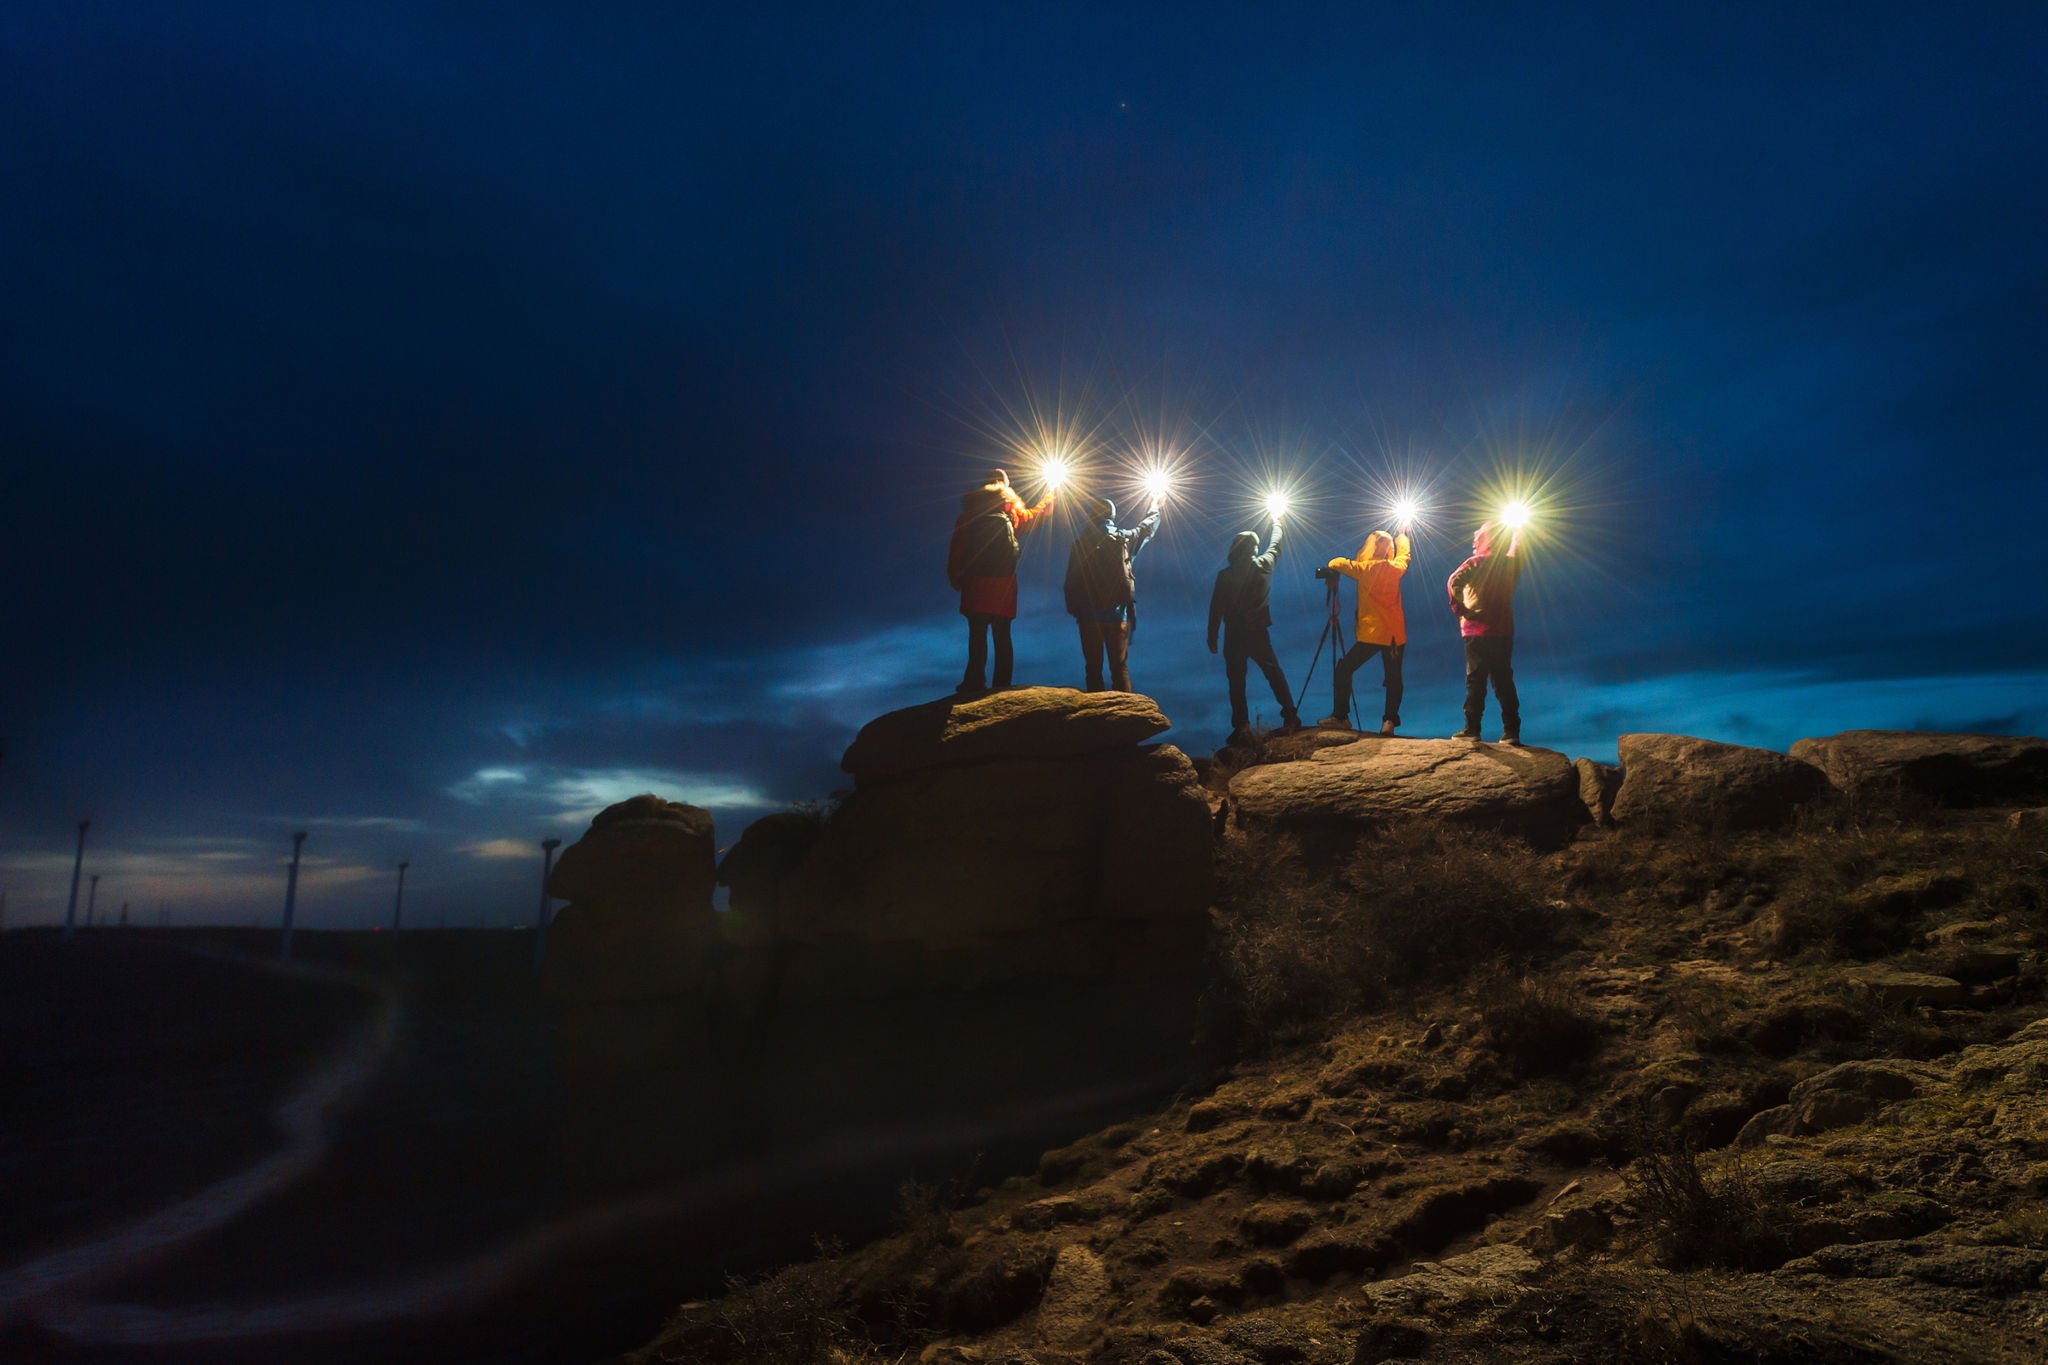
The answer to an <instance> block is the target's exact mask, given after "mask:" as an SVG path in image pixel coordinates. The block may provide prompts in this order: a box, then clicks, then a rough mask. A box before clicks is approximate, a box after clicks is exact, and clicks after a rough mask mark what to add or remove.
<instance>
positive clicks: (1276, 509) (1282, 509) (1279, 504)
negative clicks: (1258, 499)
mask: <svg viewBox="0 0 2048 1365" xmlns="http://www.w3.org/2000/svg"><path fill="white" fill-rule="evenodd" d="M1266 515H1267V516H1269V517H1271V518H1272V519H1273V520H1275V521H1278V520H1280V518H1282V517H1284V516H1286V515H1287V495H1286V494H1285V493H1268V494H1267V495H1266Z"/></svg>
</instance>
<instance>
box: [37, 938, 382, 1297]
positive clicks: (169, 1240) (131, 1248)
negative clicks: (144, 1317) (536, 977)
mask: <svg viewBox="0 0 2048 1365" xmlns="http://www.w3.org/2000/svg"><path fill="white" fill-rule="evenodd" d="M269 970H272V971H279V972H286V973H289V974H290V975H292V976H294V977H297V978H300V979H303V980H319V981H327V982H334V983H339V984H344V985H348V986H351V987H354V988H356V989H360V990H364V991H367V992H368V993H369V994H370V995H371V996H372V999H373V1001H374V1003H373V1005H372V1007H371V1012H370V1018H369V1019H368V1020H367V1021H366V1022H365V1023H364V1024H363V1025H362V1026H361V1027H360V1028H358V1029H357V1030H356V1031H355V1032H354V1033H353V1034H352V1035H351V1036H350V1037H349V1039H348V1040H347V1041H346V1042H345V1043H344V1044H343V1045H342V1046H341V1047H339V1048H337V1049H336V1050H335V1051H334V1052H333V1053H332V1054H331V1055H330V1056H329V1057H328V1058H327V1060H326V1061H324V1062H323V1063H322V1064H321V1065H320V1066H318V1067H317V1068H315V1069H314V1070H313V1071H312V1072H311V1073H310V1074H309V1075H307V1076H306V1078H305V1079H304V1080H303V1081H301V1082H300V1083H299V1084H298V1085H297V1086H296V1087H294V1088H293V1090H292V1091H291V1093H290V1094H289V1095H288V1096H287V1097H286V1098H285V1100H284V1102H283V1103H282V1104H280V1105H279V1106H278V1107H277V1109H276V1110H275V1111H273V1113H272V1116H271V1118H272V1122H273V1123H275V1124H276V1126H277V1129H278V1132H279V1133H280V1134H281V1135H282V1136H283V1139H284V1142H283V1145H282V1146H281V1147H280V1148H279V1149H278V1150H277V1151H276V1152H274V1153H272V1154H271V1155H270V1156H268V1157H265V1158H264V1159H263V1160H261V1161H259V1162H257V1163H256V1164H255V1165H253V1166H250V1167H247V1168H246V1169H244V1170H242V1171H239V1172H237V1173H236V1174H234V1175H232V1176H229V1177H228V1178H227V1179H225V1180H221V1181H218V1182H216V1183H215V1184H213V1185H210V1186H208V1187H207V1188H206V1189H204V1190H202V1191H200V1192H199V1193H198V1194H195V1195H193V1196H191V1197H190V1198H188V1199H183V1200H180V1201H179V1202H177V1203H175V1204H172V1205H170V1206H168V1207H166V1208H163V1209H159V1210H158V1211H157V1212H155V1213H153V1214H150V1215H148V1216H147V1217H144V1218H142V1219H139V1220H138V1221H136V1222H133V1223H130V1224H128V1225H127V1226H125V1227H123V1228H121V1229H119V1230H118V1231H116V1232H113V1233H111V1234H109V1235H107V1236H103V1237H100V1238H98V1239H96V1240H93V1241H89V1242H83V1243H79V1244H76V1245H73V1246H70V1247H66V1248H64V1249H63V1250H60V1251H55V1252H51V1253H49V1254H47V1255H44V1256H39V1257H37V1258H35V1259H34V1260H30V1261H27V1262H24V1263H22V1264H20V1265H17V1266H14V1267H12V1268H11V1269H8V1270H5V1271H0V1325H4V1324H7V1323H10V1322H15V1321H18V1320H22V1319H30V1320H35V1321H38V1322H41V1323H43V1324H44V1325H45V1326H50V1327H57V1328H58V1329H59V1330H62V1329H61V1326H60V1324H61V1322H62V1321H64V1320H66V1319H71V1318H75V1317H76V1316H77V1315H78V1314H79V1313H80V1312H82V1311H86V1310H87V1309H88V1305H86V1304H85V1303H84V1302H83V1300H84V1299H85V1296H86V1294H87V1292H88V1291H89V1290H90V1289H91V1287H92V1286H93V1285H95V1284H99V1283H102V1282H104V1281H106V1280H108V1279H110V1278H113V1277H115V1276H118V1275H122V1274H125V1273H127V1272H129V1271H132V1270H136V1269H139V1268H141V1267H143V1266H146V1265H148V1264H150V1263H151V1262H153V1261H156V1260H159V1259H161V1258H162V1257H163V1256H165V1255H167V1254H169V1253H171V1252H173V1251H175V1250H176V1249H178V1248H179V1247H180V1246H183V1245H185V1244H186V1243H188V1242H190V1241H191V1240H192V1239H194V1238H196V1237H198V1236H200V1235H202V1234H204V1233H208V1232H211V1231H213V1230H215V1229H217V1228H220V1227H222V1226H224V1225H225V1224H227V1223H229V1222H232V1221H233V1220H234V1219H236V1218H238V1217H240V1216H241V1215H242V1214H243V1213H244V1212H246V1211H247V1210H248V1209H249V1208H250V1207H252V1206H253V1205H254V1204H256V1203H257V1202H258V1201H259V1200H262V1199H265V1198H268V1197H269V1196H271V1195H274V1194H277V1193H278V1192H280V1191H282V1190H284V1189H286V1188H288V1187H289V1186H291V1185H293V1184H294V1183H296V1182H297V1181H299V1180H301V1179H303V1178H304V1177H305V1176H306V1175H308V1174H309V1173H310V1172H312V1171H314V1170H315V1169H317V1168H318V1167H319V1164H320V1162H321V1159H322V1158H323V1157H324V1156H325V1155H326V1152H327V1149H328V1131H327V1113H328V1111H329V1110H330V1109H331V1108H333V1107H334V1106H335V1105H337V1104H340V1103H342V1102H344V1101H346V1100H348V1099H350V1098H352V1097H354V1096H356V1095H358V1094H360V1093H362V1091H363V1090H364V1089H365V1088H366V1087H367V1086H368V1085H369V1083H370V1081H371V1080H373V1079H374V1078H375V1077H376V1075H377V1073H378V1072H379V1071H380V1070H381V1069H382V1067H383V1065H384V1062H385V1060H386V1059H387V1058H388V1057H389V1056H390V1054H391V1050H392V1048H393V1046H394V1045H395V1044H396V1043H397V1041H398V1035H399V1026H400V1013H401V1012H400V1009H399V1004H398V999H397V993H396V992H395V990H393V989H392V988H391V987H390V986H389V985H387V984H386V983H384V982H381V981H378V980H375V979H373V978H369V977H362V976H357V975H354V974H352V973H347V972H341V971H335V970H332V969H327V968H319V967H307V966H294V967H283V966H273V967H270V968H269Z"/></svg>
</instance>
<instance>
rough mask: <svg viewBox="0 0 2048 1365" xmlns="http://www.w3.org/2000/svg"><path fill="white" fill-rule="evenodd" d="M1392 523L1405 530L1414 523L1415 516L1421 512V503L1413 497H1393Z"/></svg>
mask: <svg viewBox="0 0 2048 1365" xmlns="http://www.w3.org/2000/svg"><path fill="white" fill-rule="evenodd" d="M1393 511H1394V525H1395V526H1397V527H1399V528H1400V529H1402V530H1404V531H1405V530H1407V529H1408V528H1409V527H1410V526H1413V525H1414V524H1415V518H1416V517H1418V516H1420V515H1421V513H1422V504H1421V503H1419V502H1417V501H1416V500H1415V499H1413V498H1396V499H1394V508H1393Z"/></svg>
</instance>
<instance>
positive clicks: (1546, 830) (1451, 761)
mask: <svg viewBox="0 0 2048 1365" xmlns="http://www.w3.org/2000/svg"><path fill="white" fill-rule="evenodd" d="M1230 799H1231V804H1232V807H1233V808H1234V810H1235V812H1236V818H1237V819H1238V821H1239V822H1240V823H1241V824H1242V825H1244V826H1246V827H1247V828H1250V829H1254V830H1256V829H1260V828H1273V829H1287V828H1303V827H1313V826H1330V825H1337V826H1350V827H1355V828H1361V829H1367V828H1372V827H1375V826H1379V825H1384V824H1387V823H1389V822H1392V821H1398V820H1411V819H1421V820H1444V821H1449V822H1451V823H1454V824H1460V825H1468V826H1472V827H1474V828H1488V829H1498V830H1502V831H1505V832H1507V833H1512V834H1519V835H1521V836H1523V837H1525V838H1528V839H1530V840H1532V841H1535V842H1538V843H1546V844H1548V843H1559V842H1562V841H1563V840H1565V839H1567V838H1568V837H1569V836H1570V834H1571V831H1572V830H1573V829H1574V828H1576V827H1578V826H1580V825H1583V824H1584V823H1585V822H1586V806H1585V803H1584V802H1583V801H1582V800H1581V799H1580V796H1579V774H1578V772H1577V771H1576V770H1575V769H1574V768H1573V767H1572V764H1571V760H1569V759H1567V758H1566V757H1565V756H1564V755H1563V754H1560V753H1555V752H1553V751H1551V750H1549V749H1528V748H1519V747H1509V746H1506V745H1496V744H1474V743H1471V742H1470V741H1466V740H1450V739H1396V738H1389V739H1382V738H1379V737H1377V736H1370V735H1369V736H1365V737H1363V738H1361V739H1359V740H1358V741H1357V742H1356V743H1352V744H1345V745H1341V746H1339V747H1336V748H1327V749H1320V750H1317V751H1316V752H1315V753H1313V754H1312V755H1311V756H1309V757H1307V758H1305V759H1303V760H1302V761H1300V762H1296V763H1276V764H1269V765H1266V766H1263V767H1257V768H1248V769H1246V770H1245V771H1243V772H1241V773H1239V774H1237V776H1235V777H1233V778H1232V779H1231V781H1230Z"/></svg>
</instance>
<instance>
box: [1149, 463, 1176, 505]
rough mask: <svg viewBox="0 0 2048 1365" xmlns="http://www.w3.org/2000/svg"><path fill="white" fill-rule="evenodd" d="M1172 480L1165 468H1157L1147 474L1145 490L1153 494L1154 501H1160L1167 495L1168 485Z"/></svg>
mask: <svg viewBox="0 0 2048 1365" xmlns="http://www.w3.org/2000/svg"><path fill="white" fill-rule="evenodd" d="M1172 482H1173V480H1172V479H1171V478H1169V477H1168V476H1167V473H1166V471H1165V470H1163V469H1155V470H1153V471H1152V472H1151V473H1150V474H1147V475H1146V476H1145V492H1146V493H1147V494H1149V495H1150V496H1151V498H1152V501H1154V502H1158V501H1159V500H1160V499H1161V498H1163V497H1165V496H1166V490H1167V487H1168V486H1169V485H1170V484H1171V483H1172Z"/></svg>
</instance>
